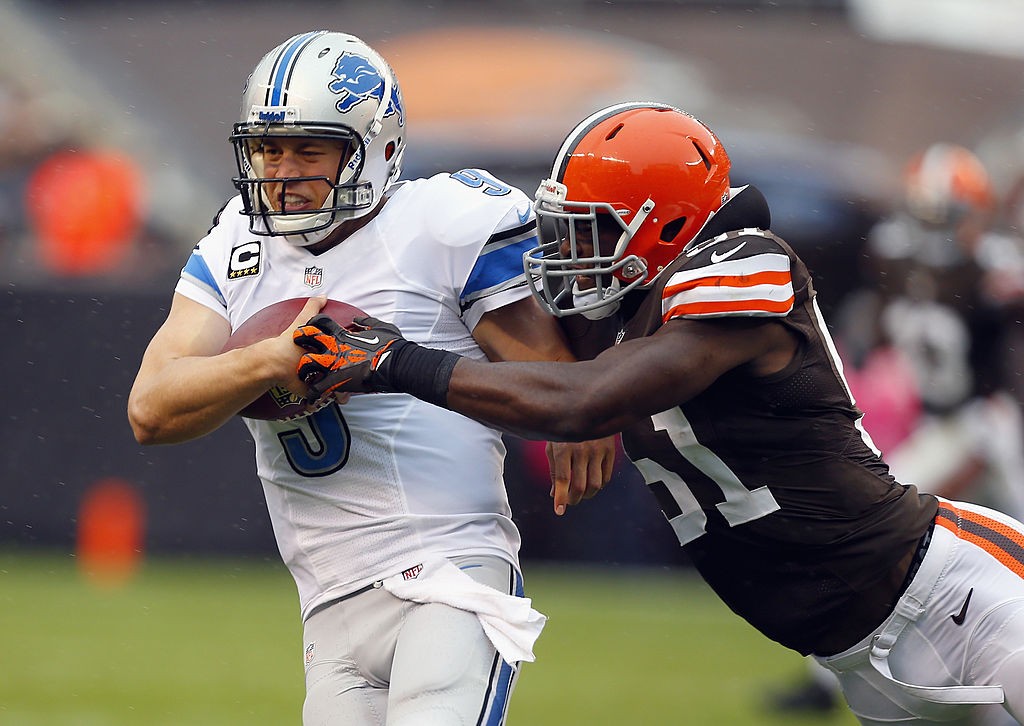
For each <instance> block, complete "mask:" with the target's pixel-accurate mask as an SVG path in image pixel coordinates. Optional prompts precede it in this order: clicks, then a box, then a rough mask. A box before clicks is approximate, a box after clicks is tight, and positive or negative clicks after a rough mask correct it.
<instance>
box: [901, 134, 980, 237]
mask: <svg viewBox="0 0 1024 726" xmlns="http://www.w3.org/2000/svg"><path fill="white" fill-rule="evenodd" d="M903 181H904V195H905V202H906V205H907V210H908V211H909V212H910V213H911V214H912V215H913V216H914V217H916V218H918V219H919V220H921V221H922V222H925V223H927V224H931V225H936V226H940V225H952V224H956V223H957V222H959V221H960V220H962V219H963V218H964V217H966V216H967V215H969V214H971V213H974V212H989V211H991V210H992V209H994V207H995V203H996V198H995V192H994V190H993V188H992V181H991V179H990V178H989V174H988V172H987V171H986V170H985V167H984V165H983V164H982V163H981V160H980V159H979V158H978V157H977V156H976V155H975V154H974V153H973V152H971V151H969V150H968V149H965V148H964V147H962V146H957V145H956V144H933V145H932V146H929V147H928V148H927V149H925V150H924V151H922V152H920V153H918V154H916V155H915V156H914V157H913V158H912V159H911V160H910V162H909V163H908V164H907V167H906V170H905V172H904V177H903Z"/></svg>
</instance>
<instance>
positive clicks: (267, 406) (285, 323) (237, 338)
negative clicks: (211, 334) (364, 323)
mask: <svg viewBox="0 0 1024 726" xmlns="http://www.w3.org/2000/svg"><path fill="white" fill-rule="evenodd" d="M307 300H308V298H304V297H298V298H292V299H290V300H282V301H281V302H277V303H274V304H273V305H269V306H268V307H265V308H263V309H262V310H259V311H258V312H256V313H254V314H253V315H252V316H251V317H250V318H249V319H248V320H246V321H245V322H243V323H242V324H241V325H239V326H238V329H237V330H235V331H234V332H233V333H232V334H231V337H230V338H229V339H228V342H227V343H226V344H225V345H224V348H223V350H221V352H222V353H224V352H227V351H229V350H234V349H235V348H242V347H245V346H247V345H252V344H253V343H255V342H257V341H260V340H265V339H266V338H273V337H274V336H275V335H280V334H281V333H282V332H284V330H285V328H287V327H289V326H290V325H291V324H292V322H293V321H294V320H295V316H296V315H298V314H299V312H300V311H301V310H302V307H303V306H304V305H305V304H306V301H307ZM320 314H322V315H329V316H330V317H331V318H333V319H334V321H335V322H337V323H338V325H341V326H342V327H349V326H350V325H352V320H353V319H354V318H361V317H363V316H365V315H366V313H364V312H363V311H362V310H360V309H359V308H357V307H355V306H354V305H349V304H348V303H344V302H339V301H338V300H328V301H327V304H326V305H324V308H323V310H321V311H320ZM330 400H331V399H325V400H323V401H318V402H317V403H314V404H305V403H303V402H302V401H301V400H300V399H299V398H297V397H296V396H294V395H292V394H291V393H290V392H289V391H288V389H286V388H282V387H280V386H275V387H274V388H271V389H270V390H269V391H267V392H266V393H264V394H263V395H262V396H260V397H259V398H257V399H256V400H255V401H253V402H252V403H250V404H249V405H248V406H246V407H245V408H243V409H242V410H241V411H239V412H238V415H239V416H245V417H246V418H258V419H263V420H266V421H289V420H292V419H296V418H301V417H303V416H308V415H309V414H311V413H313V412H314V411H316V410H317V409H319V408H323V407H324V406H326V405H327V404H328V403H330Z"/></svg>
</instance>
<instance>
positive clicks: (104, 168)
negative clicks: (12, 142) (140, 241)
mask: <svg viewBox="0 0 1024 726" xmlns="http://www.w3.org/2000/svg"><path fill="white" fill-rule="evenodd" d="M25 205H26V211H27V213H28V218H29V221H30V224H31V226H32V230H33V232H34V233H35V235H36V237H37V241H38V243H39V253H40V257H41V259H42V261H43V263H44V264H45V265H46V266H47V268H48V269H49V270H50V271H51V272H54V273H57V274H60V275H89V274H95V273H102V272H106V271H108V270H110V269H112V268H113V267H114V266H116V265H117V263H118V262H120V261H121V260H122V259H123V258H124V256H125V255H126V253H127V252H128V251H129V250H130V249H131V245H132V242H133V241H134V238H135V236H136V234H137V233H138V231H139V226H140V223H141V219H142V177H141V174H140V173H139V171H138V168H137V166H136V165H135V163H134V162H133V161H132V160H131V159H129V158H128V157H127V156H125V155H123V154H120V153H118V152H114V151H102V150H95V149H80V150H66V151H59V152H56V153H54V154H52V155H51V156H49V157H48V158H47V159H46V160H44V161H43V162H42V163H41V164H40V165H39V166H38V167H37V168H36V170H35V171H34V172H33V174H32V176H31V178H30V179H29V182H28V185H27V188H26V192H25Z"/></svg>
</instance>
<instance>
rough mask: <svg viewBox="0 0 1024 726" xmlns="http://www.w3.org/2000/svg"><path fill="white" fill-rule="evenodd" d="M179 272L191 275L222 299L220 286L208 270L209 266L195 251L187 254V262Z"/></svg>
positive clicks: (222, 294)
mask: <svg viewBox="0 0 1024 726" xmlns="http://www.w3.org/2000/svg"><path fill="white" fill-rule="evenodd" d="M181 274H182V275H188V276H189V277H192V278H193V279H195V280H196V281H197V282H200V283H202V284H203V285H205V286H207V287H209V288H210V290H211V291H213V292H214V293H216V294H217V296H218V297H220V298H221V299H224V293H223V292H221V289H220V287H218V285H217V281H216V280H215V279H214V277H213V273H211V272H210V268H209V267H208V266H207V265H206V260H204V259H203V257H202V255H200V254H198V253H197V252H193V253H192V254H191V255H189V258H188V262H186V263H185V267H183V268H182V270H181Z"/></svg>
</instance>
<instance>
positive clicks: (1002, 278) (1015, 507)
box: [773, 143, 1024, 719]
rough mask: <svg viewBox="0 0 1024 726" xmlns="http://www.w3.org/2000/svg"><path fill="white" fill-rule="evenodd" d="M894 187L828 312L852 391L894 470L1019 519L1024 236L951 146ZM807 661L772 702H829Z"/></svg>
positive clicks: (936, 150)
mask: <svg viewBox="0 0 1024 726" xmlns="http://www.w3.org/2000/svg"><path fill="white" fill-rule="evenodd" d="M903 191H904V195H903V200H902V204H901V206H900V208H899V209H897V210H895V211H894V212H893V213H892V214H891V215H890V216H889V217H888V218H886V219H884V220H883V221H882V222H880V223H879V224H878V225H877V226H876V227H875V228H874V229H873V230H872V233H871V234H870V236H869V238H868V244H867V248H866V249H867V255H868V257H867V265H866V267H867V275H866V277H867V284H866V285H865V287H864V288H863V289H861V290H860V291H858V292H856V293H855V294H853V295H852V296H851V297H850V298H849V299H848V300H847V301H846V303H845V305H844V306H843V308H842V310H841V313H840V315H839V316H837V326H836V327H837V338H838V344H839V346H840V348H841V349H842V350H843V354H844V358H845V360H846V361H847V362H848V363H850V364H852V365H850V366H849V367H848V369H847V379H848V381H849V384H850V388H851V391H852V392H853V395H854V398H855V399H856V400H857V403H858V406H859V407H860V408H861V409H862V410H863V411H865V417H864V425H865V427H866V428H867V430H868V431H869V432H870V433H871V436H872V438H873V439H874V441H875V443H876V444H877V445H878V447H879V448H880V449H881V451H882V452H883V454H884V455H885V458H886V461H887V462H888V463H889V466H890V469H891V470H892V472H893V475H894V476H896V478H897V479H899V480H900V481H906V482H912V483H914V484H916V485H917V486H918V487H919V488H920V489H921V490H923V491H928V492H932V493H935V494H938V495H940V496H943V497H947V498H953V499H963V500H967V501H972V502H976V503H979V504H984V505H987V506H990V507H994V508H996V509H999V510H1001V511H1004V512H1006V513H1008V514H1011V515H1013V516H1014V517H1016V518H1018V519H1020V518H1022V517H1024V453H1022V449H1024V426H1022V416H1021V407H1020V399H1019V397H1018V395H1017V393H1015V391H1014V386H1013V382H1014V380H1015V378H1016V375H1015V374H1014V371H1015V370H1019V369H1020V367H1019V365H1018V361H1017V359H1016V358H1015V357H1014V351H1015V349H1016V346H1015V345H1013V344H1012V343H1011V342H1010V341H1011V340H1013V338H1014V337H1015V335H1016V327H1017V326H1016V325H1015V322H1016V320H1018V319H1019V311H1020V309H1021V307H1020V306H1021V299H1022V298H1021V293H1022V289H1024V244H1022V240H1021V238H1020V237H1019V235H1018V234H1017V233H1016V232H1015V231H1014V230H1012V229H1011V228H1010V227H1009V226H1008V225H1006V224H1004V223H1003V222H1004V218H1003V216H1002V215H1000V205H999V204H998V202H999V196H998V194H997V192H996V189H995V188H994V186H993V183H992V180H991V178H990V175H989V174H988V172H987V171H986V169H985V167H984V165H983V164H982V162H981V161H980V159H979V158H978V157H977V155H975V154H974V153H973V152H971V151H970V150H968V149H966V148H964V147H962V146H959V145H956V144H948V143H940V144H934V145H931V146H929V147H928V148H926V149H924V150H922V151H920V152H919V153H917V154H915V155H914V156H913V157H912V158H911V159H910V161H909V162H908V164H907V165H906V167H905V170H904V175H903ZM811 672H812V678H811V679H810V680H809V681H808V682H807V683H805V684H803V685H801V686H799V687H797V688H795V689H793V690H791V691H786V692H783V693H780V694H778V695H777V696H776V697H775V698H774V699H773V706H774V708H776V709H777V710H782V711H824V710H829V709H831V708H832V707H834V706H836V705H838V703H839V698H840V695H839V691H838V684H837V683H836V682H835V680H834V678H833V677H832V676H831V674H830V673H828V672H827V671H825V670H824V669H819V668H816V667H814V666H812V667H811ZM996 718H997V719H999V718H1002V717H1001V716H996Z"/></svg>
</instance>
